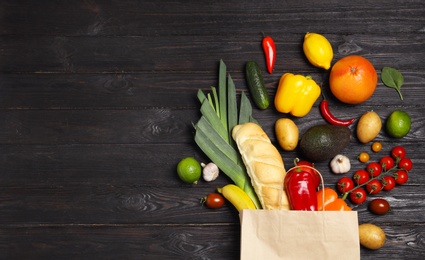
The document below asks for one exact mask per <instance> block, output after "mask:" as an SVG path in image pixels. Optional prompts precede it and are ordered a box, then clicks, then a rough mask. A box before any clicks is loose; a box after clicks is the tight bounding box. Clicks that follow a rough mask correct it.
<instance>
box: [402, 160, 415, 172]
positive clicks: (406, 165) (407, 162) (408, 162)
mask: <svg viewBox="0 0 425 260" xmlns="http://www.w3.org/2000/svg"><path fill="white" fill-rule="evenodd" d="M412 166H413V163H412V161H411V160H410V159H409V158H403V159H401V160H400V161H399V162H398V168H400V169H403V170H406V171H410V170H411V169H412Z"/></svg>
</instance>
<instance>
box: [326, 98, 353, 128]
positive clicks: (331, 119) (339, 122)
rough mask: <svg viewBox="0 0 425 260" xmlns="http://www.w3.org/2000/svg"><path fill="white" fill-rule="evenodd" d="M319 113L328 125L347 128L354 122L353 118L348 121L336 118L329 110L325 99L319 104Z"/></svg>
mask: <svg viewBox="0 0 425 260" xmlns="http://www.w3.org/2000/svg"><path fill="white" fill-rule="evenodd" d="M320 112H321V113H322V116H323V117H324V118H325V119H326V121H328V123H331V124H333V125H337V126H349V125H351V124H352V123H353V122H354V120H355V118H351V119H349V120H341V119H338V118H336V117H335V116H334V115H332V113H331V111H330V110H329V103H328V101H327V100H326V99H323V100H322V102H320Z"/></svg>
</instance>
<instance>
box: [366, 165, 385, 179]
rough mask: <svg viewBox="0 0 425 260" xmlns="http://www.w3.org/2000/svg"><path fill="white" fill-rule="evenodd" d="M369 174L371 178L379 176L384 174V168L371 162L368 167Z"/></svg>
mask: <svg viewBox="0 0 425 260" xmlns="http://www.w3.org/2000/svg"><path fill="white" fill-rule="evenodd" d="M366 170H367V172H368V173H369V174H370V177H376V176H379V174H381V172H382V167H381V165H380V164H379V163H377V162H371V163H369V164H368V165H367V166H366Z"/></svg>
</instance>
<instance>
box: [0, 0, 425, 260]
mask: <svg viewBox="0 0 425 260" xmlns="http://www.w3.org/2000/svg"><path fill="white" fill-rule="evenodd" d="M424 25H425V4H424V2H423V1H422V0H408V1H397V0H394V1H376V0H375V1H372V0H370V1H369V0H368V1H362V2H361V3H355V2H352V1H339V2H338V1H324V2H323V1H321V2H320V4H319V3H317V1H313V0H299V1H267V2H258V1H251V0H250V1H243V2H242V1H236V0H230V1H218V2H217V1H216V2H211V1H204V0H201V1H172V0H165V1H134V0H130V1H114V0H110V1H95V0H77V1H69V2H64V1H48V2H46V1H28V0H15V1H11V0H0V151H1V152H0V173H1V174H0V190H1V192H0V255H1V257H0V258H5V259H155V260H156V259H238V258H239V253H240V252H239V245H240V242H239V239H240V230H239V216H238V213H237V212H236V210H235V209H234V208H233V207H232V205H231V204H230V203H226V204H225V206H224V207H223V208H221V209H219V210H210V209H207V208H205V206H203V205H201V204H200V198H201V197H203V196H205V195H206V194H208V193H210V192H213V191H215V190H216V188H217V187H220V186H223V185H225V184H227V183H229V182H230V180H229V179H228V178H227V177H226V176H224V175H223V174H222V175H220V177H219V178H218V179H217V180H216V181H215V182H214V183H207V182H205V181H202V180H201V181H200V182H199V183H198V184H197V185H187V184H184V183H182V182H181V181H180V180H179V179H178V177H177V175H176V171H175V168H176V165H177V163H178V162H179V160H180V159H182V158H183V157H186V156H192V157H195V158H196V159H198V160H199V161H202V162H207V161H208V158H207V157H206V156H205V155H204V154H203V153H202V152H201V151H200V149H199V148H198V147H197V146H196V144H195V142H194V140H193V134H194V129H193V125H192V124H193V123H194V122H196V121H197V120H198V119H199V116H200V112H199V102H198V100H197V98H196V93H197V91H198V89H202V90H203V91H205V92H208V91H209V90H210V87H211V86H217V79H218V64H219V60H220V59H223V60H224V62H225V63H226V65H227V69H228V72H229V73H230V74H231V76H232V79H233V80H234V82H235V85H236V91H237V95H238V97H240V94H241V93H242V92H244V93H246V94H247V96H248V98H250V99H251V96H250V94H249V92H248V88H247V84H246V81H245V74H244V66H245V63H246V62H247V61H248V60H255V61H257V62H258V63H259V65H260V67H263V68H265V61H264V55H263V52H262V49H261V37H262V32H265V33H266V34H269V35H271V36H273V38H274V39H275V42H276V48H277V52H278V56H277V57H278V59H277V61H276V66H275V70H274V73H273V74H268V73H267V74H266V73H265V74H264V81H265V84H266V88H267V91H268V93H269V95H270V97H274V94H275V93H276V89H277V84H278V81H279V79H280V77H281V75H282V74H283V73H285V72H293V73H297V74H303V75H307V74H308V75H311V76H312V77H313V79H315V80H316V81H317V82H319V83H321V84H322V89H323V92H324V94H325V95H326V98H327V99H328V101H329V103H330V108H331V110H332V112H333V113H334V114H335V115H336V116H338V117H341V118H351V117H356V118H358V117H360V116H361V115H362V114H363V113H364V112H365V111H368V110H374V111H376V112H377V113H378V114H379V115H380V117H381V119H382V121H383V122H385V119H386V118H387V116H388V115H389V114H390V112H392V111H393V110H396V109H402V110H405V111H407V112H408V113H409V114H410V115H411V117H412V122H413V123H412V129H411V131H410V132H409V134H408V135H407V136H406V137H404V138H402V139H394V138H391V137H389V136H388V134H387V133H386V132H385V131H384V130H382V131H381V132H380V134H379V135H378V136H377V138H376V140H377V141H380V142H382V144H383V147H384V148H383V150H382V152H380V153H372V152H371V151H370V144H360V143H359V142H358V141H357V139H356V137H355V125H352V126H350V130H351V131H352V133H353V138H352V140H351V142H350V144H349V146H348V147H347V148H346V149H345V150H344V151H343V152H344V153H346V154H347V155H349V156H350V159H351V163H352V170H351V171H350V173H349V174H352V173H354V171H355V170H357V169H361V168H364V166H365V165H364V164H361V163H360V162H358V161H357V160H356V156H357V155H358V154H359V153H360V152H362V151H368V152H369V153H370V155H371V160H372V161H376V160H379V158H380V157H382V156H383V155H384V154H385V155H386V154H388V153H389V151H390V150H391V148H392V147H394V146H396V145H402V146H404V147H405V148H406V151H407V153H408V156H409V157H410V158H411V159H412V160H413V162H414V168H413V169H412V171H411V172H409V181H408V182H407V183H406V184H405V185H403V186H398V187H397V188H396V189H394V190H393V191H389V192H382V193H380V195H379V197H383V198H386V199H387V200H388V201H389V202H390V203H391V206H392V211H391V212H390V213H389V214H387V215H384V216H376V215H373V214H372V213H370V212H369V210H368V209H367V203H365V204H362V205H360V206H355V205H352V204H350V205H351V206H353V208H354V209H355V210H356V211H358V214H359V222H361V223H366V222H370V223H375V224H377V225H379V226H381V227H382V228H383V229H384V231H385V232H386V235H387V242H386V244H385V246H384V248H382V249H380V250H376V251H371V250H367V249H365V248H361V257H362V259H393V258H397V259H422V258H423V256H424V255H425V244H424V237H425V224H424V223H425V214H424V212H425V192H424V190H425V177H424V175H423V174H422V171H421V169H423V168H424V167H425V157H424V154H425V145H424V144H425V137H424V129H425V123H424V122H425V113H424V106H425V105H424V100H425V99H424V98H425V92H424V86H425V63H424V62H423V61H424V60H425V52H424V49H425V27H424ZM306 32H318V33H321V34H323V35H325V36H326V37H327V38H328V39H329V41H330V42H331V43H332V46H333V50H334V54H335V55H334V59H333V63H334V62H336V61H337V60H338V59H340V58H341V57H344V56H347V55H351V54H357V55H362V56H364V57H366V58H368V59H369V60H370V61H371V62H372V64H373V65H374V66H375V68H376V70H377V73H378V76H380V74H381V69H382V68H383V67H384V66H391V67H394V68H397V69H398V70H399V71H400V72H401V73H402V74H403V76H404V78H405V83H404V85H403V87H402V92H403V96H404V100H400V99H399V97H398V95H397V93H396V91H395V90H393V89H389V88H387V87H385V86H384V85H383V84H382V82H381V81H379V82H378V86H377V89H376V91H375V93H374V95H373V96H372V98H371V99H369V100H368V101H366V102H364V103H362V104H361V105H356V106H350V105H345V104H342V103H341V102H339V101H338V100H336V99H335V98H334V97H333V96H332V93H331V92H330V90H329V84H328V77H329V72H328V71H324V70H322V69H318V68H315V67H313V66H311V65H310V64H309V63H308V61H307V59H306V58H305V57H304V54H303V52H302V48H301V44H302V40H303V37H304V34H305V33H306ZM319 102H320V99H319V100H317V101H316V103H315V105H314V106H313V108H312V110H311V112H310V113H309V114H308V116H306V117H303V118H293V119H294V121H295V122H296V124H297V126H298V127H299V130H300V133H303V132H305V131H306V130H307V129H308V128H309V127H311V126H313V125H317V124H323V123H325V121H324V120H323V118H322V117H321V115H320V111H319V108H318V105H319ZM253 114H254V117H255V118H256V119H257V120H258V121H259V122H260V123H261V125H262V127H263V129H264V130H265V132H266V133H267V134H268V135H269V137H270V139H271V140H272V142H273V143H274V144H275V145H276V146H277V141H276V137H275V134H274V123H275V121H276V120H277V119H278V118H280V117H286V116H287V115H283V114H280V113H278V112H277V111H276V110H275V109H274V108H273V107H270V109H267V110H265V111H260V110H258V109H255V108H254V111H253ZM279 151H280V152H281V155H282V158H283V159H284V162H285V166H286V168H287V169H288V168H289V167H290V166H291V165H292V161H293V159H294V158H295V157H297V156H299V153H298V151H293V152H284V151H283V150H281V149H280V148H279ZM316 167H317V169H318V170H320V171H321V172H322V174H323V176H324V178H325V181H326V183H325V185H326V186H328V187H332V188H335V183H336V182H337V180H338V179H339V178H340V176H339V175H334V174H332V173H331V172H330V169H329V165H328V162H319V163H316ZM372 198H373V197H372V196H370V197H369V198H368V201H370V200H371V199H372Z"/></svg>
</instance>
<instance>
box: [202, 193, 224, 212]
mask: <svg viewBox="0 0 425 260" xmlns="http://www.w3.org/2000/svg"><path fill="white" fill-rule="evenodd" d="M201 202H202V203H205V205H206V206H207V207H208V208H210V209H219V208H221V207H223V205H224V202H225V199H224V197H223V195H221V194H220V193H210V194H208V195H207V196H206V197H205V198H202V199H201Z"/></svg>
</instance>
